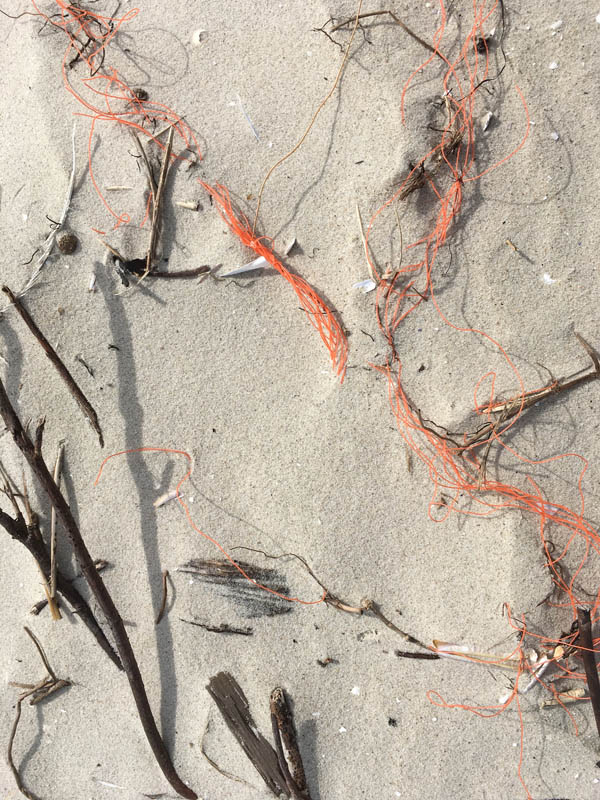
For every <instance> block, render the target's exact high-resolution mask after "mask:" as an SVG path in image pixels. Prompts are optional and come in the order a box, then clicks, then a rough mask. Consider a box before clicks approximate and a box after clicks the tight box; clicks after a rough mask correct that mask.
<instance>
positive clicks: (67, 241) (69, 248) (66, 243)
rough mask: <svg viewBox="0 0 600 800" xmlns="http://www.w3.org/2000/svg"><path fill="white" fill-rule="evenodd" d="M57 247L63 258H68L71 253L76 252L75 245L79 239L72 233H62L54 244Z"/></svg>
mask: <svg viewBox="0 0 600 800" xmlns="http://www.w3.org/2000/svg"><path fill="white" fill-rule="evenodd" d="M56 244H57V245H58V249H59V250H60V252H61V253H63V255H65V256H70V255H71V253H74V252H75V250H77V245H78V244H79V239H78V238H77V237H76V236H75V234H74V233H63V234H62V235H61V236H59V237H58V240H57V242H56Z"/></svg>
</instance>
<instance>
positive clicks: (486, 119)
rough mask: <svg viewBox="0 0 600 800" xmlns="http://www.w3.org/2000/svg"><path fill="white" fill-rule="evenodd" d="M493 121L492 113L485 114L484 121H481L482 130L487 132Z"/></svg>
mask: <svg viewBox="0 0 600 800" xmlns="http://www.w3.org/2000/svg"><path fill="white" fill-rule="evenodd" d="M493 119H494V114H493V112H492V111H488V112H487V114H484V116H483V119H482V120H481V130H482V131H487V129H488V128H489V127H490V123H491V122H492V120H493Z"/></svg>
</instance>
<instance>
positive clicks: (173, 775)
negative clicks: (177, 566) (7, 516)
mask: <svg viewBox="0 0 600 800" xmlns="http://www.w3.org/2000/svg"><path fill="white" fill-rule="evenodd" d="M0 415H1V416H2V418H3V419H4V423H5V425H6V426H7V428H8V430H9V431H10V433H11V434H12V437H13V439H14V441H15V443H16V445H17V447H18V448H19V450H20V451H21V453H22V454H23V456H24V457H25V459H26V461H27V462H28V464H29V466H30V468H31V470H32V472H33V473H34V475H35V476H36V477H37V479H38V481H39V482H40V484H41V486H42V488H43V489H44V491H45V492H46V494H47V495H48V499H49V500H50V502H51V503H52V505H53V506H54V507H55V508H56V513H57V515H58V518H59V519H60V521H61V523H62V525H63V528H64V530H65V534H66V535H67V537H68V538H69V541H70V542H71V546H72V548H73V553H74V555H75V558H76V560H77V563H78V565H79V568H80V570H81V573H82V575H83V576H84V577H85V579H86V581H87V582H88V585H89V587H90V589H91V591H92V593H93V594H94V597H95V598H96V601H97V602H98V605H99V606H100V608H101V609H102V611H103V613H104V615H105V616H106V619H107V621H108V624H109V625H110V628H111V631H112V634H113V637H114V640H115V643H116V646H117V651H118V653H119V655H120V657H121V662H122V664H123V668H124V670H125V673H126V674H127V678H128V680H129V685H130V687H131V692H132V694H133V697H134V700H135V704H136V706H137V710H138V714H139V717H140V721H141V723H142V726H143V728H144V732H145V734H146V737H147V739H148V743H149V744H150V747H151V748H152V752H153V753H154V757H155V758H156V761H157V763H158V765H159V766H160V768H161V770H162V772H163V774H164V776H165V777H166V779H167V780H168V781H169V783H170V784H171V786H172V787H173V788H174V789H175V791H176V792H178V793H179V794H180V795H181V796H182V797H185V798H189V800H196V799H197V795H196V793H195V792H193V791H192V790H191V789H190V788H189V787H188V786H186V785H185V784H184V783H183V781H182V780H181V778H180V777H179V776H178V775H177V772H176V771H175V767H174V766H173V763H172V761H171V757H170V756H169V753H168V752H167V748H166V747H165V744H164V742H163V740H162V738H161V735H160V733H159V731H158V728H157V726H156V722H155V720H154V716H153V714H152V709H151V708H150V703H149V702H148V696H147V695H146V689H145V687H144V681H143V679H142V674H141V672H140V668H139V666H138V663H137V661H136V658H135V654H134V652H133V648H132V647H131V643H130V641H129V637H128V636H127V631H126V629H125V625H124V624H123V620H122V618H121V615H120V614H119V612H118V610H117V607H116V606H115V604H114V601H113V599H112V597H111V596H110V593H109V592H108V590H107V588H106V586H105V585H104V582H103V581H102V578H101V577H100V575H99V574H98V572H97V570H96V567H95V566H94V561H93V560H92V557H91V556H90V553H89V551H88V549H87V547H86V545H85V542H84V540H83V537H82V536H81V532H80V531H79V527H78V525H77V523H76V521H75V518H74V517H73V514H72V512H71V509H70V508H69V505H68V503H67V502H66V500H65V499H64V497H63V495H62V493H61V491H60V489H59V488H58V486H57V485H56V483H55V482H54V480H53V478H52V475H51V474H50V472H49V471H48V468H47V466H46V464H45V462H44V459H43V458H42V454H41V452H39V451H38V450H36V448H35V447H34V444H33V442H32V441H31V439H30V438H29V435H28V434H27V433H26V431H25V430H24V429H23V426H22V425H21V421H20V420H19V418H18V416H17V414H16V412H15V410H14V408H13V407H12V405H11V402H10V400H9V398H8V395H7V394H6V390H5V388H4V385H3V383H2V381H0Z"/></svg>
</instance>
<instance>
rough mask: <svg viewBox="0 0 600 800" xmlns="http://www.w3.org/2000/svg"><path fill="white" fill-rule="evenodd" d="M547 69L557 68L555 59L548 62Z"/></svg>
mask: <svg viewBox="0 0 600 800" xmlns="http://www.w3.org/2000/svg"><path fill="white" fill-rule="evenodd" d="M548 69H558V64H557V63H556V61H553V62H552V63H551V64H548Z"/></svg>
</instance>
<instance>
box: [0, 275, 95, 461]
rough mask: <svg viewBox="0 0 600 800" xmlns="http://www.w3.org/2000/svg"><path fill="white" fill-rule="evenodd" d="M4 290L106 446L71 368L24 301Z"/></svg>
mask: <svg viewBox="0 0 600 800" xmlns="http://www.w3.org/2000/svg"><path fill="white" fill-rule="evenodd" d="M2 291H3V292H4V294H6V295H7V296H8V297H9V298H10V300H11V301H12V303H13V304H14V307H15V308H16V309H17V311H18V312H19V314H20V316H21V319H22V320H23V322H24V323H25V324H26V325H27V327H28V328H29V330H30V331H31V333H32V334H33V335H34V336H35V338H36V339H37V340H38V342H39V343H40V344H41V346H42V348H43V350H44V352H45V353H46V355H47V356H48V358H49V359H50V361H51V362H52V363H53V364H54V366H55V367H56V370H57V372H58V374H59V375H60V377H61V378H62V379H63V381H64V382H65V383H66V384H67V387H68V389H69V391H70V392H71V394H72V395H73V397H74V398H75V400H76V401H77V403H78V404H79V407H80V408H81V410H82V411H83V413H84V414H85V416H86V417H87V418H88V420H89V421H90V423H91V425H92V428H93V429H94V430H95V431H96V433H97V434H98V439H99V440H100V447H104V437H103V436H102V429H101V427H100V423H99V422H98V415H97V414H96V412H95V411H94V409H93V407H92V404H91V403H90V402H89V400H88V399H87V397H86V396H85V395H84V393H83V392H82V391H81V389H80V388H79V386H78V385H77V384H76V383H75V380H74V378H73V376H72V375H71V373H70V372H69V370H68V369H67V368H66V367H65V365H64V364H63V362H62V360H61V358H60V356H59V355H58V353H57V352H56V350H55V349H54V348H53V347H52V345H51V344H50V342H49V341H48V339H46V337H45V336H44V334H43V333H42V332H41V330H40V329H39V328H38V326H37V325H36V323H35V322H34V320H33V318H32V317H31V315H30V314H29V312H28V311H27V309H26V308H25V306H24V305H23V303H22V302H21V301H20V300H19V298H18V297H17V296H16V295H15V294H13V292H12V291H11V290H10V289H9V288H8V286H3V287H2Z"/></svg>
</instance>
